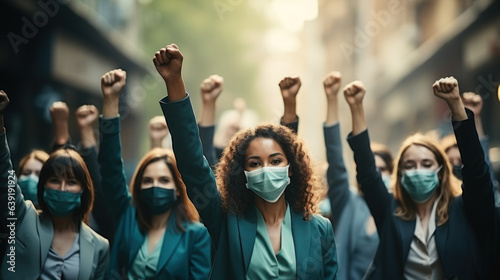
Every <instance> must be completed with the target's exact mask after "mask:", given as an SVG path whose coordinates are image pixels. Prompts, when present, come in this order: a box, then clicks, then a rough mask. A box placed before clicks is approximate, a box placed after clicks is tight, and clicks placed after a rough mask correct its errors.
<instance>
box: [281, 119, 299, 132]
mask: <svg viewBox="0 0 500 280" xmlns="http://www.w3.org/2000/svg"><path fill="white" fill-rule="evenodd" d="M280 124H281V125H283V126H286V127H288V128H290V129H291V130H292V131H293V132H294V133H295V134H297V131H299V117H298V116H297V119H296V120H295V121H293V122H291V123H284V122H283V118H281V120H280Z"/></svg>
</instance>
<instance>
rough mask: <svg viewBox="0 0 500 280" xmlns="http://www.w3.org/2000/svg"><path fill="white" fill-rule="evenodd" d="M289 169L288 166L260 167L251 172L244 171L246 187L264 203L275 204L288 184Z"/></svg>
mask: <svg viewBox="0 0 500 280" xmlns="http://www.w3.org/2000/svg"><path fill="white" fill-rule="evenodd" d="M289 167H290V165H287V166H284V167H262V168H259V169H256V170H253V171H245V176H246V178H247V184H246V187H247V189H249V190H251V191H253V192H254V193H255V194H256V195H258V196H260V197H261V198H262V199H264V200H265V201H267V202H270V203H275V202H276V201H278V199H279V198H280V197H281V195H282V194H283V192H284V191H285V189H286V187H287V186H288V185H289V184H290V177H288V168H289Z"/></svg>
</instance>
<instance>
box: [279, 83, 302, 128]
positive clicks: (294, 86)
mask: <svg viewBox="0 0 500 280" xmlns="http://www.w3.org/2000/svg"><path fill="white" fill-rule="evenodd" d="M278 85H279V87H280V91H281V97H282V98H283V106H284V113H283V116H282V117H281V121H280V122H281V124H282V125H284V126H287V127H289V128H291V129H292V130H293V131H295V133H297V130H298V122H299V117H298V116H297V94H298V93H299V89H300V87H301V86H302V82H301V81H300V78H299V77H285V78H283V79H282V80H281V81H280V82H279V84H278Z"/></svg>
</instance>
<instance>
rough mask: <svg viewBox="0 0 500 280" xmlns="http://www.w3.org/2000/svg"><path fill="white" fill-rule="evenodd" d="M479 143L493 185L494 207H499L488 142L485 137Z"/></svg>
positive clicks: (496, 183) (499, 200) (499, 202)
mask: <svg viewBox="0 0 500 280" xmlns="http://www.w3.org/2000/svg"><path fill="white" fill-rule="evenodd" d="M479 142H480V143H481V148H482V149H483V153H484V160H485V161H486V164H487V165H488V168H489V169H490V177H491V182H492V183H493V193H494V195H495V206H497V207H498V206H500V197H499V196H500V194H499V190H498V182H497V181H496V179H495V171H494V169H493V165H491V160H490V155H489V152H490V141H489V139H488V137H487V136H484V137H482V138H481V139H479Z"/></svg>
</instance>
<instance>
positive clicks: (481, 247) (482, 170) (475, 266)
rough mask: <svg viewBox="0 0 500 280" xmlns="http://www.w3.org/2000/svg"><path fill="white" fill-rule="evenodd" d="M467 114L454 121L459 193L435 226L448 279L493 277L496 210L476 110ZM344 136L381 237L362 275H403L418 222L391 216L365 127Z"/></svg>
mask: <svg viewBox="0 0 500 280" xmlns="http://www.w3.org/2000/svg"><path fill="white" fill-rule="evenodd" d="M467 113H468V117H469V118H468V119H467V120H465V121H461V122H453V127H454V130H455V136H456V138H457V143H458V148H459V150H460V154H461V156H462V162H463V164H464V167H463V185H462V189H463V193H462V195H461V196H458V197H457V198H455V200H454V201H453V202H452V204H451V206H450V209H449V212H448V214H449V219H448V221H447V222H446V223H445V224H444V225H440V226H438V227H437V228H436V232H435V241H436V246H437V251H438V255H439V260H440V262H441V265H442V268H443V271H444V274H445V276H446V279H493V278H492V271H493V266H494V265H495V264H493V262H492V260H493V258H494V257H495V255H497V256H498V252H496V251H495V250H493V249H492V248H494V247H495V246H496V244H498V243H497V242H498V241H497V240H496V239H498V236H499V235H498V229H497V224H498V216H497V215H498V213H497V211H496V209H495V205H494V198H493V191H492V182H491V178H490V174H489V170H488V165H487V164H486V162H485V160H484V154H483V150H482V149H481V145H480V143H479V139H478V136H477V132H476V129H475V126H474V115H473V113H472V112H471V111H470V110H467ZM348 141H349V144H350V145H351V148H352V150H353V151H354V160H355V162H356V165H357V179H358V182H359V183H360V185H361V188H362V190H363V193H364V195H365V199H366V202H367V204H368V207H369V208H370V211H371V213H372V215H373V217H374V218H375V223H376V225H377V230H378V232H379V236H380V245H379V248H378V250H377V253H376V256H375V259H374V261H373V264H372V266H371V267H370V270H369V271H368V272H367V275H366V279H402V278H403V273H404V267H405V265H406V261H407V259H408V252H409V250H410V244H411V242H412V240H413V235H414V232H415V226H416V221H415V220H411V221H405V220H402V219H400V218H399V217H396V216H395V215H394V212H395V210H396V208H397V202H396V201H395V199H394V198H393V196H392V195H391V194H389V193H388V192H387V189H386V188H385V186H384V183H383V181H382V179H381V177H380V174H379V173H378V172H377V171H376V169H375V160H374V158H373V154H372V151H371V149H370V140H369V137H368V131H364V132H362V133H360V134H358V135H356V136H349V138H348ZM496 266H498V263H497V264H496Z"/></svg>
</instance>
